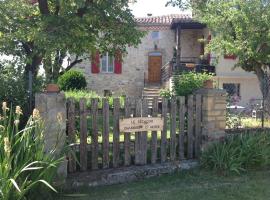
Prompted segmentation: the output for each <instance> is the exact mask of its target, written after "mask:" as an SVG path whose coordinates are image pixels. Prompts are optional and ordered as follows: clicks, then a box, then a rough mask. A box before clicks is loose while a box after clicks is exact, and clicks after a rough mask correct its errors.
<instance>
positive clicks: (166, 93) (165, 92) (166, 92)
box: [159, 89, 172, 99]
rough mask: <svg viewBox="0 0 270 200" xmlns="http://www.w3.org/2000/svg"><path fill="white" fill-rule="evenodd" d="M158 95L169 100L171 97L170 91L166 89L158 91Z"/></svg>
mask: <svg viewBox="0 0 270 200" xmlns="http://www.w3.org/2000/svg"><path fill="white" fill-rule="evenodd" d="M159 95H160V96H161V97H165V98H168V99H170V98H171V97H172V93H171V91H170V90H168V89H163V90H160V93H159Z"/></svg>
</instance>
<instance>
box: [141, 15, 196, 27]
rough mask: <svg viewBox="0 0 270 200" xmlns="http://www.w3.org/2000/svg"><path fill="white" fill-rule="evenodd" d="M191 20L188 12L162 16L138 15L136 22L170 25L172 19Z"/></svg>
mask: <svg viewBox="0 0 270 200" xmlns="http://www.w3.org/2000/svg"><path fill="white" fill-rule="evenodd" d="M182 20H183V21H192V17H191V15H188V14H171V15H163V16H150V17H138V18H136V22H137V23H138V24H139V25H154V24H155V25H171V23H172V22H173V21H182Z"/></svg>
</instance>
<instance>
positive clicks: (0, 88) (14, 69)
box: [0, 61, 44, 121]
mask: <svg viewBox="0 0 270 200" xmlns="http://www.w3.org/2000/svg"><path fill="white" fill-rule="evenodd" d="M0 80H1V84H0V102H2V101H6V102H7V103H8V104H12V105H21V107H22V109H23V111H24V112H25V113H30V112H31V111H28V100H29V92H28V88H27V87H28V83H27V82H26V80H25V73H24V67H23V64H22V63H20V62H17V64H16V65H15V63H14V62H13V61H12V62H1V63H0ZM43 86H44V80H43V78H42V77H39V76H38V77H36V78H35V79H34V82H33V93H35V92H40V91H41V90H42V88H43ZM24 117H26V116H24ZM25 121H27V119H25Z"/></svg>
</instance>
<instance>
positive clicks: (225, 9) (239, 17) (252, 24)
mask: <svg viewBox="0 0 270 200" xmlns="http://www.w3.org/2000/svg"><path fill="white" fill-rule="evenodd" d="M169 4H171V5H174V6H179V7H181V8H187V6H188V7H189V8H192V10H193V13H194V14H195V17H196V18H197V20H199V21H201V22H202V23H205V24H207V26H208V27H209V29H210V30H211V31H212V34H213V35H214V37H213V39H212V40H211V43H210V44H209V45H208V49H209V50H211V51H213V52H215V53H216V54H217V55H236V56H237V58H238V63H237V64H236V66H235V67H241V68H242V69H244V70H246V71H248V72H254V73H255V74H256V75H257V77H258V80H259V82H260V88H261V91H262V94H263V95H264V96H265V98H266V100H267V102H268V104H269V103H270V92H269V84H270V82H269V80H270V23H269V22H270V1H269V0H248V1H247V0H198V1H193V0H191V1H182V0H172V1H170V2H169Z"/></svg>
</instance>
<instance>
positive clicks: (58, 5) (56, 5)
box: [54, 0, 60, 15]
mask: <svg viewBox="0 0 270 200" xmlns="http://www.w3.org/2000/svg"><path fill="white" fill-rule="evenodd" d="M59 11H60V2H59V0H57V1H56V3H55V12H54V15H58V14H59Z"/></svg>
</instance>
